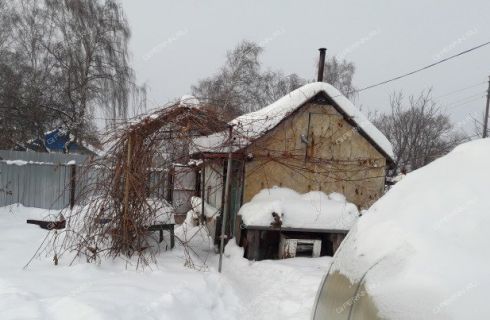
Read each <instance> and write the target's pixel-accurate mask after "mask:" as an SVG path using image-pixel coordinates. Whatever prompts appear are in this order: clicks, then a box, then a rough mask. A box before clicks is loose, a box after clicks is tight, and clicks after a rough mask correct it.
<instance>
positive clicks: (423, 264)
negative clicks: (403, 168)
mask: <svg viewBox="0 0 490 320" xmlns="http://www.w3.org/2000/svg"><path fill="white" fill-rule="evenodd" d="M489 162H490V139H482V140H476V141H472V142H469V143H466V144H463V145H460V146H459V147H457V148H456V149H454V150H453V151H452V152H451V153H449V154H448V155H447V156H445V157H443V158H440V159H438V160H436V161H434V162H432V163H431V164H429V165H428V166H426V167H424V168H421V169H419V170H416V171H414V172H411V173H409V174H408V175H406V177H405V178H404V179H402V180H401V181H400V182H398V183H397V184H396V185H395V186H394V187H393V188H392V189H391V190H390V191H389V192H388V193H387V194H386V195H385V196H384V197H382V198H381V199H380V200H378V201H377V202H376V203H375V204H374V205H373V206H372V207H371V208H370V209H369V211H368V212H367V213H366V214H365V215H363V216H362V218H360V219H359V221H358V223H357V225H356V226H355V227H354V228H353V229H352V230H351V233H350V234H349V236H348V237H347V239H346V240H345V241H344V242H343V243H342V245H341V247H340V249H339V250H338V251H337V255H336V260H335V262H334V265H333V268H332V270H333V271H335V270H339V271H340V272H341V273H343V274H344V275H346V276H347V277H349V278H350V279H351V281H353V282H356V281H359V280H360V279H361V278H362V277H363V276H364V275H365V278H364V281H365V284H366V288H367V290H368V293H369V294H370V295H371V297H372V298H373V299H374V302H375V303H376V304H377V306H378V308H379V310H380V312H381V318H385V319H489V318H490V309H489V308H487V304H488V298H487V297H488V292H489V291H490V271H489V270H490V250H489V248H488V246H489V243H490V232H489V231H488V230H489V228H490V214H489V213H490V197H489V196H488V191H489V188H488V183H489V181H490V167H489V166H488V163H489Z"/></svg>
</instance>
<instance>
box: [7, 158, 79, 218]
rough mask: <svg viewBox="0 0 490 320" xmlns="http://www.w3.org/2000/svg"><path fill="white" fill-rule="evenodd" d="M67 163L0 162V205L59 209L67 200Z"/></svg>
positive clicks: (68, 170)
mask: <svg viewBox="0 0 490 320" xmlns="http://www.w3.org/2000/svg"><path fill="white" fill-rule="evenodd" d="M69 182H70V166H68V165H53V164H29V163H28V164H24V165H15V164H7V163H5V162H0V189H1V190H2V191H0V206H6V205H10V204H14V203H21V204H23V205H24V206H27V207H38V208H45V209H62V208H64V207H66V206H67V205H69V203H70V193H69Z"/></svg>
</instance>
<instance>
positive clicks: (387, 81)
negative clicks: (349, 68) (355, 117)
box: [356, 41, 490, 92]
mask: <svg viewBox="0 0 490 320" xmlns="http://www.w3.org/2000/svg"><path fill="white" fill-rule="evenodd" d="M489 44H490V41H489V42H485V43H483V44H480V45H478V46H476V47H473V48H470V49H468V50H465V51H462V52H460V53H457V54H455V55H452V56H450V57H447V58H445V59H442V60H439V61H436V62H434V63H431V64H429V65H427V66H425V67H422V68H419V69H416V70H413V71H411V72H408V73H405V74H402V75H400V76H397V77H394V78H391V79H389V80H385V81H381V82H378V83H376V84H372V85H369V86H367V87H364V88H362V89H359V90H356V92H361V91H365V90H369V89H372V88H375V87H379V86H381V85H384V84H387V83H390V82H393V81H396V80H400V79H402V78H405V77H408V76H411V75H413V74H416V73H418V72H421V71H424V70H427V69H430V68H432V67H435V66H437V65H439V64H441V63H444V62H446V61H449V60H452V59H454V58H457V57H459V56H462V55H465V54H467V53H470V52H472V51H475V50H478V49H480V48H483V47H485V46H488V45H489Z"/></svg>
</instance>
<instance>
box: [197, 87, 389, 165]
mask: <svg viewBox="0 0 490 320" xmlns="http://www.w3.org/2000/svg"><path fill="white" fill-rule="evenodd" d="M322 93H323V94H324V95H326V96H327V97H328V98H329V100H331V101H330V102H331V103H332V105H333V106H334V107H335V108H336V109H337V110H338V111H339V112H340V113H342V114H343V116H344V117H345V118H346V119H347V120H348V121H349V122H351V123H352V125H353V126H355V127H357V128H358V130H359V132H360V133H361V134H363V135H364V136H365V137H366V138H367V139H368V140H369V141H370V142H371V143H372V144H373V145H374V146H375V147H376V148H377V149H378V150H379V151H380V152H382V153H383V154H384V155H385V156H386V157H387V158H388V159H389V160H393V159H394V154H393V148H392V146H391V143H390V142H389V141H388V139H387V138H386V137H385V136H384V135H383V134H382V133H381V132H380V131H379V130H378V129H377V128H376V127H375V126H374V125H373V124H372V123H371V122H370V121H369V120H368V119H367V118H366V117H365V116H364V115H363V114H362V113H361V111H360V110H359V109H358V108H356V107H355V106H354V105H353V104H352V102H351V101H350V100H349V99H347V98H346V97H345V96H344V95H343V94H342V93H340V92H339V91H338V90H337V89H335V88H334V87H333V86H331V85H330V84H328V83H325V82H314V83H309V84H306V85H304V86H302V87H301V88H298V89H296V90H294V91H292V92H290V93H289V94H287V95H285V96H284V97H282V98H281V99H279V100H277V101H276V102H274V103H272V104H270V105H268V106H266V107H265V108H262V109H260V110H257V111H255V112H251V113H247V114H244V115H242V116H239V117H238V118H235V119H234V120H232V121H231V122H230V125H233V127H234V132H235V135H234V137H233V138H234V142H233V146H234V150H235V151H236V150H239V149H241V148H244V147H246V146H248V145H249V144H250V143H251V142H252V141H254V140H256V139H258V138H260V137H261V136H263V135H264V134H266V133H267V132H269V131H270V130H272V129H273V128H275V127H276V126H277V125H278V124H279V123H281V122H282V121H283V120H284V119H285V118H286V117H288V116H289V115H291V114H292V113H293V112H295V111H296V110H298V109H299V108H301V107H302V106H303V105H304V104H305V103H307V102H308V101H310V100H311V99H313V98H314V97H315V96H317V95H318V94H322ZM227 141H229V137H228V133H227V132H218V133H215V134H212V135H210V136H206V137H199V138H197V139H195V144H196V148H197V150H193V151H195V152H224V151H227V148H226V147H227V145H228V143H227Z"/></svg>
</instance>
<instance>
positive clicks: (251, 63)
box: [192, 41, 355, 118]
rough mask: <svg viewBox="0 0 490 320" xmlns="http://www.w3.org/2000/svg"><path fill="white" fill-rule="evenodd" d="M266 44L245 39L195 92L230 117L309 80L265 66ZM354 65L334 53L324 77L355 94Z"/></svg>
mask: <svg viewBox="0 0 490 320" xmlns="http://www.w3.org/2000/svg"><path fill="white" fill-rule="evenodd" d="M263 50H264V49H263V48H262V47H260V46H259V45H258V44H257V43H255V42H252V41H242V42H240V43H239V44H238V45H237V46H236V47H235V48H234V49H233V50H231V51H228V52H227V54H226V61H225V64H224V65H223V66H222V67H221V69H220V70H219V71H218V73H216V74H215V75H213V76H211V77H209V78H206V79H203V80H200V81H199V82H198V83H197V84H196V85H195V86H192V93H193V94H194V95H195V96H196V97H199V98H200V99H202V100H207V101H208V102H209V103H210V104H213V105H215V106H216V107H217V108H218V109H220V110H221V111H222V112H225V113H228V115H229V117H230V118H232V117H235V116H237V115H240V114H242V113H246V112H251V111H255V110H258V109H261V108H263V107H265V106H267V105H269V104H271V103H273V102H274V101H276V100H278V99H279V98H281V97H283V96H285V95H286V94H288V93H289V92H291V91H293V90H295V89H297V88H299V87H301V86H302V85H304V84H306V83H307V81H306V80H305V79H303V78H301V77H299V76H298V75H297V74H290V75H285V74H283V73H282V72H280V71H274V70H263V68H262V64H261V62H260V55H261V54H262V53H263ZM354 72H355V67H354V64H353V63H351V62H347V61H345V60H343V61H338V60H337V59H336V58H335V57H334V58H331V59H329V60H327V61H326V62H325V77H324V79H325V81H326V82H328V83H330V84H332V85H333V86H334V87H336V88H337V89H338V90H339V91H340V92H342V93H343V94H344V95H346V96H347V97H350V98H352V97H353V96H354V94H355V88H354V86H353V85H352V79H353V76H354Z"/></svg>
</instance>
